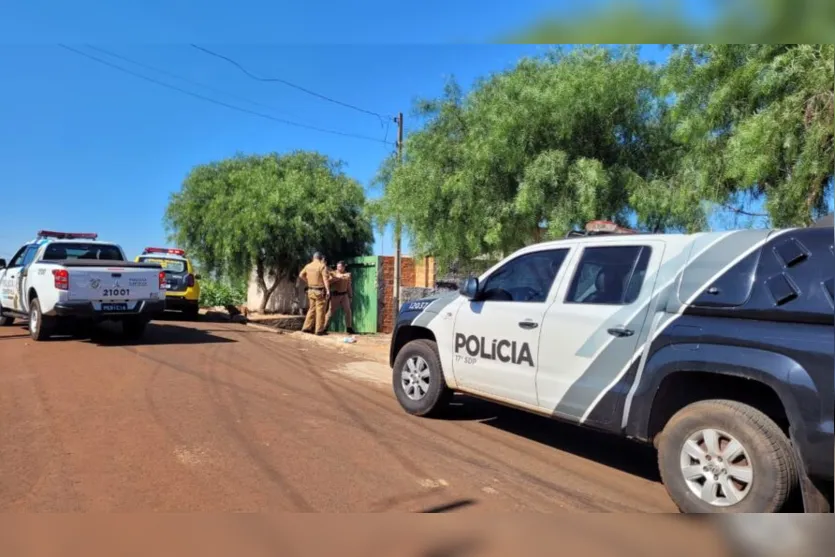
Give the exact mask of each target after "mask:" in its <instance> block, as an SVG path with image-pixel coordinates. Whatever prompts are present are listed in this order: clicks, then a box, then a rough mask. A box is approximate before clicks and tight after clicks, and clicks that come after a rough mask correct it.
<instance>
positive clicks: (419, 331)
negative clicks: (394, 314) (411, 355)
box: [389, 325, 438, 367]
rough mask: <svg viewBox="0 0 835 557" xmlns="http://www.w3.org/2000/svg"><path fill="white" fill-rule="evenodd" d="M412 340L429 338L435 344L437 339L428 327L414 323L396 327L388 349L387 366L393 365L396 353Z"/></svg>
mask: <svg viewBox="0 0 835 557" xmlns="http://www.w3.org/2000/svg"><path fill="white" fill-rule="evenodd" d="M413 340H430V341H432V342H434V343H436V344H437V342H438V340H437V338H436V337H435V333H433V332H432V331H431V330H430V329H427V328H426V327H419V326H415V325H403V326H400V327H398V328H397V330H396V331H395V333H394V337H393V338H392V339H391V350H390V351H389V367H394V361H395V360H396V359H397V355H398V354H399V353H400V351H401V350H402V349H403V347H404V346H406V345H407V344H408V343H410V342H412V341H413Z"/></svg>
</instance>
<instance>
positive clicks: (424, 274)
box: [414, 257, 435, 288]
mask: <svg viewBox="0 0 835 557" xmlns="http://www.w3.org/2000/svg"><path fill="white" fill-rule="evenodd" d="M414 286H415V287H419V288H432V287H434V286H435V258H434V257H421V258H418V259H416V260H415V284H414Z"/></svg>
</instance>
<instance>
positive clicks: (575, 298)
mask: <svg viewBox="0 0 835 557" xmlns="http://www.w3.org/2000/svg"><path fill="white" fill-rule="evenodd" d="M664 247H665V244H664V242H662V241H659V240H637V239H636V240H635V243H631V242H630V243H629V244H626V243H620V242H618V243H610V244H609V245H606V244H602V245H600V244H598V245H587V246H585V247H583V248H582V251H581V252H580V253H578V254H577V256H575V257H574V260H575V261H577V264H576V265H575V266H574V268H573V273H572V275H571V277H570V278H568V277H566V280H564V281H563V288H561V289H560V292H558V293H557V299H556V301H555V302H554V304H553V305H552V306H551V307H550V308H549V310H548V312H547V313H546V314H545V317H544V319H543V323H542V338H541V339H540V349H539V362H540V366H539V370H538V372H537V376H536V387H537V395H538V404H539V407H540V408H542V409H546V410H548V411H549V412H551V413H553V414H555V415H558V416H560V417H563V418H568V419H572V420H575V421H583V420H585V418H586V417H587V415H588V413H589V412H590V411H591V409H593V408H594V406H595V405H596V404H597V403H598V402H599V401H600V399H601V398H602V396H603V395H604V394H605V393H606V392H608V391H609V390H610V389H611V388H612V386H613V385H614V384H615V383H616V382H617V380H618V378H619V377H620V376H621V375H622V374H623V373H625V370H626V369H628V367H629V363H630V361H632V360H633V357H634V355H635V354H636V350H637V349H638V348H639V346H638V344H639V343H638V340H639V338H641V333H642V329H643V327H644V326H645V324H644V323H645V320H646V317H647V314H648V313H649V309H650V305H651V300H652V293H653V290H654V287H655V282H656V277H657V274H658V270H659V268H660V266H661V261H662V259H663V253H664Z"/></svg>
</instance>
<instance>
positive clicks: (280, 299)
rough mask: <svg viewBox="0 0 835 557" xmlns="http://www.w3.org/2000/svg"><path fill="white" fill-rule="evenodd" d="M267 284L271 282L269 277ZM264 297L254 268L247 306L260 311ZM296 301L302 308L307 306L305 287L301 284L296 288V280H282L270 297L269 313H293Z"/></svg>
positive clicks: (249, 308)
mask: <svg viewBox="0 0 835 557" xmlns="http://www.w3.org/2000/svg"><path fill="white" fill-rule="evenodd" d="M267 284H270V280H269V279H268V280H267ZM263 297H264V295H263V293H262V292H261V290H260V288H258V280H257V278H256V274H255V271H254V270H253V271H252V275H250V277H249V285H248V288H247V292H246V308H247V309H248V310H249V311H258V308H259V307H260V306H261V300H262V299H263ZM294 302H296V303H298V304H299V307H300V308H302V309H304V308H305V307H306V305H307V300H306V299H305V296H304V287H303V286H299V287H298V288H296V286H295V283H294V282H290V281H286V280H285V281H282V282H281V284H279V285H278V287H277V288H276V289H275V291H274V292H273V295H272V296H271V297H270V301H269V303H268V304H267V313H283V314H291V313H293V310H294V305H293V303H294Z"/></svg>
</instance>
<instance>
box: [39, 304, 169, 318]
mask: <svg viewBox="0 0 835 557" xmlns="http://www.w3.org/2000/svg"><path fill="white" fill-rule="evenodd" d="M132 303H134V304H135V305H134V307H133V308H131V309H130V311H119V312H105V311H102V310H101V304H100V303H97V302H96V303H94V302H87V301H84V302H58V303H57V304H55V315H57V316H58V317H79V318H83V319H102V320H104V319H120V318H125V317H136V316H137V315H142V316H148V317H149V318H150V317H152V316H154V315H156V314H158V313H162V312H163V311H165V307H166V303H165V301H164V300H141V301H139V302H132Z"/></svg>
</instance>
